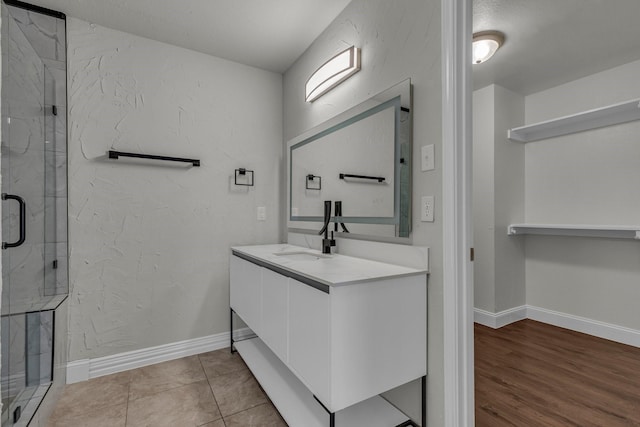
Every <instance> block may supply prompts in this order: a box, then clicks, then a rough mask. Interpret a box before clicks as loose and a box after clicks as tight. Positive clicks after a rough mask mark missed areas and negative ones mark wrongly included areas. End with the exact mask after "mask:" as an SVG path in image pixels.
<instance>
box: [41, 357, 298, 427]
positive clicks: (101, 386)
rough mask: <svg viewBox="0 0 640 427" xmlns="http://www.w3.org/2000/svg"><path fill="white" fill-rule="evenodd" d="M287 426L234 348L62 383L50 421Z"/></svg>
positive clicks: (94, 426)
mask: <svg viewBox="0 0 640 427" xmlns="http://www.w3.org/2000/svg"><path fill="white" fill-rule="evenodd" d="M62 426H64V427H125V426H126V427H129V426H131V427H144V426H153V427H162V426H181V427H182V426H185V427H186V426H194V427H196V426H202V427H286V426H287V424H286V423H285V422H284V421H283V420H282V418H281V417H280V414H278V411H276V409H275V408H274V407H273V405H272V404H271V402H270V401H269V399H268V398H267V396H266V395H265V394H264V392H263V391H262V389H261V388H260V386H259V385H258V383H257V381H256V380H255V378H254V377H253V375H251V372H250V371H249V369H248V368H247V366H246V365H245V364H244V362H243V361H242V359H241V358H240V356H238V354H234V355H231V354H230V353H229V350H228V349H224V350H218V351H213V352H210V353H204V354H200V355H197V356H190V357H185V358H183V359H178V360H172V361H170V362H164V363H159V364H157V365H151V366H145V367H143V368H139V369H136V370H133V371H128V372H121V373H118V374H113V375H108V376H105V377H100V378H95V379H92V380H89V381H86V382H82V383H78V384H71V385H68V386H66V387H65V390H64V393H63V395H62V397H61V398H60V401H59V402H58V404H57V406H56V408H55V410H54V412H53V415H52V416H51V419H50V420H49V427H62Z"/></svg>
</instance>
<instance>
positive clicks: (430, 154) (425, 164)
mask: <svg viewBox="0 0 640 427" xmlns="http://www.w3.org/2000/svg"><path fill="white" fill-rule="evenodd" d="M421 154H422V156H421V159H422V171H423V172H425V171H431V170H434V169H435V168H436V159H435V147H434V146H433V144H430V145H423V146H422V150H421Z"/></svg>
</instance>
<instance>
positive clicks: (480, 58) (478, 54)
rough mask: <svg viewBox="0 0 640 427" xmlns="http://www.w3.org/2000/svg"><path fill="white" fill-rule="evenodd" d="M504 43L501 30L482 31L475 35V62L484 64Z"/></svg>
mask: <svg viewBox="0 0 640 427" xmlns="http://www.w3.org/2000/svg"><path fill="white" fill-rule="evenodd" d="M503 43H504V34H502V33H501V32H500V31H481V32H479V33H475V34H474V35H473V63H474V64H482V63H483V62H485V61H487V60H488V59H489V58H491V57H492V56H493V54H494V53H496V51H497V50H498V49H499V48H500V46H502V44H503Z"/></svg>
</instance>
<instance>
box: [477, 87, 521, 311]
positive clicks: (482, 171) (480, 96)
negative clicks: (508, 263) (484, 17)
mask: <svg viewBox="0 0 640 427" xmlns="http://www.w3.org/2000/svg"><path fill="white" fill-rule="evenodd" d="M494 92H495V90H494V86H493V85H492V86H487V87H485V88H483V89H480V90H477V91H475V92H473V246H474V248H475V261H474V262H473V288H474V289H473V298H474V307H475V308H479V309H482V310H485V311H489V312H495V308H496V298H495V281H496V274H495V241H494V235H495V229H496V228H495V203H494V200H495V192H494V188H495V179H494V169H495V167H494V164H493V162H494V153H493V152H494V148H493V147H494V140H493V139H494V135H495V132H494V125H495V122H494V116H495V94H494ZM523 174H524V172H523Z"/></svg>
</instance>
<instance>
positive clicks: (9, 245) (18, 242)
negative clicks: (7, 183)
mask: <svg viewBox="0 0 640 427" xmlns="http://www.w3.org/2000/svg"><path fill="white" fill-rule="evenodd" d="M2 200H16V201H17V202H18V204H19V205H20V237H19V238H18V240H16V241H15V242H13V243H7V242H2V249H7V248H16V247H18V246H20V245H21V244H23V243H24V240H25V238H26V236H27V230H26V227H27V224H26V222H27V221H26V219H27V205H26V203H25V202H24V199H23V198H22V197H20V196H16V195H15V194H7V193H2Z"/></svg>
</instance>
